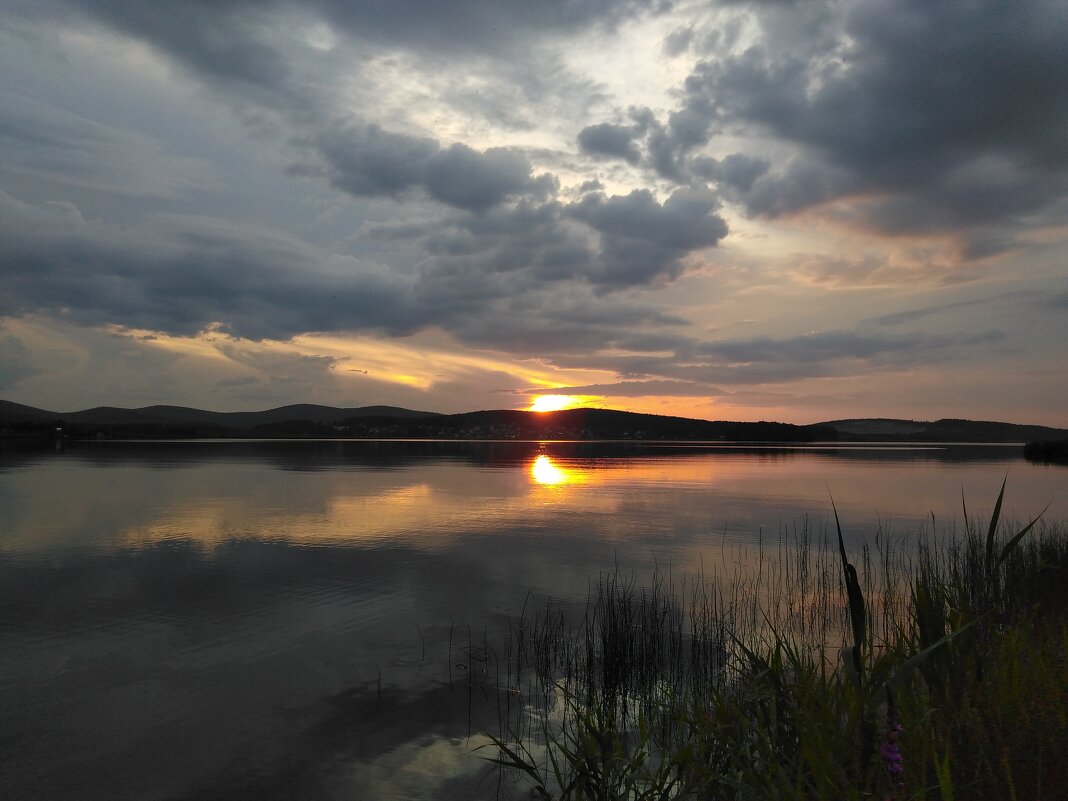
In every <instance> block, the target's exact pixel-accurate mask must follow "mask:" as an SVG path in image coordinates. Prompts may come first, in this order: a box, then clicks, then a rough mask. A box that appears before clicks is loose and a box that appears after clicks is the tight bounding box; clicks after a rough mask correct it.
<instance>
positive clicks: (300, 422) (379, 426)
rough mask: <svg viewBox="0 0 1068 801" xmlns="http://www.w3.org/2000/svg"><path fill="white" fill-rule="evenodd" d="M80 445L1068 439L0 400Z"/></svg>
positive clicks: (601, 418)
mask: <svg viewBox="0 0 1068 801" xmlns="http://www.w3.org/2000/svg"><path fill="white" fill-rule="evenodd" d="M57 426H58V427H60V428H61V429H62V436H65V437H68V438H80V439H92V438H101V439H153V438H192V437H266V438H279V439H285V438H293V437H323V438H328V437H364V438H370V437H381V438H397V437H411V438H438V439H574V440H592V439H625V440H676V441H677V440H698V441H706V442H708V441H711V442H715V441H730V442H828V441H836V440H853V441H857V440H860V441H866V442H875V441H882V442H887V441H890V442H894V441H914V442H1021V443H1022V442H1031V441H1035V440H1057V439H1066V438H1068V430H1064V429H1056V428H1048V427H1046V426H1022V425H1014V424H1012V423H997V422H988V421H974V420H937V421H935V422H917V421H915V420H893V419H882V418H873V419H856V420H832V421H830V422H827V423H819V424H816V425H808V426H797V425H791V424H788V423H775V422H764V421H762V422H756V423H739V422H730V421H710V420H696V419H691V418H686V417H668V416H663V415H654V414H638V413H634V412H623V411H616V410H613V409H566V410H562V411H558V412H527V411H519V410H514V409H495V410H484V411H477V412H464V413H462V414H437V413H435V412H423V411H415V410H413V409H403V408H400V407H396V406H361V407H356V408H335V407H333V406H318V405H314V404H296V405H292V406H281V407H278V408H276V409H267V410H265V411H260V412H211V411H205V410H202V409H191V408H187V407H184V406H145V407H143V408H139V409H121V408H116V407H111V406H100V407H96V408H93V409H84V410H81V411H76V412H53V411H48V410H45V409H35V408H33V407H32V406H24V405H22V404H19V403H12V402H10V401H0V436H3V437H54V436H56V433H57V432H56V428H57Z"/></svg>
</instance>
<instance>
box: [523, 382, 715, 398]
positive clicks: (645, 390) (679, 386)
mask: <svg viewBox="0 0 1068 801" xmlns="http://www.w3.org/2000/svg"><path fill="white" fill-rule="evenodd" d="M529 392H530V393H531V394H534V393H542V392H545V389H544V387H542V388H539V389H532V390H529ZM553 392H559V393H567V394H574V395H600V396H601V397H605V398H642V397H649V396H661V397H663V396H673V397H680V398H704V397H717V396H723V395H728V394H730V393H727V392H724V391H723V390H721V389H717V388H716V387H713V386H710V385H708V384H700V383H696V382H692V381H621V382H618V383H614V384H584V385H582V386H573V387H554V388H553Z"/></svg>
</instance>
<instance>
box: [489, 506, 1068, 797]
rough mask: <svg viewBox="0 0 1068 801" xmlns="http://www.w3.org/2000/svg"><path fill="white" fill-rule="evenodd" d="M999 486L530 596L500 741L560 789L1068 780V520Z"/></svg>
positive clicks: (1026, 788)
mask: <svg viewBox="0 0 1068 801" xmlns="http://www.w3.org/2000/svg"><path fill="white" fill-rule="evenodd" d="M1003 491H1004V489H1003ZM1000 506H1001V496H999V498H998V502H997V504H996V506H995V511H994V514H993V516H992V519H991V520H990V521H989V523H988V524H987V525H986V526H982V527H981V526H979V524H978V523H977V522H976V521H972V520H969V519H968V518H967V512H966V511H965V523H964V526H963V528H962V530H959V531H949V532H943V533H941V534H936V532H934V531H933V529H932V530H928V531H926V532H918V533H917V536H916V537H914V538H890V537H887V536H880V537H879V538H878V540H877V542H876V545H875V547H874V548H867V547H865V548H863V549H861V551H860V552H859V554H857V555H856V556H858V557H859V558H858V559H857V561H856V564H854V562H853V561H852V560H851V558H850V555H849V553H848V552H847V549H846V547H845V542H844V538H843V537H842V532H841V530H840V528H836V529H835V530H834V531H833V532H831V531H828V530H826V529H822V530H817V531H813V530H811V529H809V528H808V527H805V526H802V527H801V528H800V529H799V530H798V529H795V530H792V531H785V532H783V534H782V535H781V536H780V538H779V540H778V542H777V543H775V545H774V548H765V547H764V545H763V544H761V546H760V548H759V552H758V554H757V559H756V562H755V565H753V567H752V568H751V569H749V570H746V571H744V572H742V573H740V574H736V575H733V576H724V575H718V574H717V575H699V576H697V577H695V578H684V579H676V578H674V577H672V576H671V575H670V574H664V573H663V572H662V571H659V570H657V571H654V573H653V575H652V576H651V577H649V578H648V579H647V580H646V581H644V582H640V581H639V580H638V579H637V578H636V577H635V576H633V575H626V574H623V573H621V572H620V571H619V570H616V571H614V572H612V573H610V574H607V575H605V576H602V577H601V578H600V579H599V581H598V582H597V583H596V585H595V586H593V587H591V592H590V595H589V598H588V601H587V603H586V605H585V608H584V609H581V610H578V612H577V613H576V612H575V610H569V609H566V608H565V607H564V606H562V605H560V604H554V603H553V602H547V603H546V604H545V605H544V606H542V607H540V608H539V609H537V610H536V611H531V612H530V613H529V614H528V613H524V615H523V618H522V619H521V620H520V621H519V623H518V625H517V626H516V627H515V629H514V630H513V632H512V635H511V637H510V638H509V644H508V647H507V648H506V652H507V654H508V655H509V657H510V658H509V659H508V660H507V664H508V666H509V668H508V670H509V676H508V679H507V681H508V685H509V686H510V687H511V686H520V684H521V682H522V680H523V679H524V677H525V678H527V679H528V682H529V683H528V685H527V686H528V691H527V693H526V695H525V698H524V701H525V702H524V703H518V702H516V703H512V702H511V701H509V705H508V711H507V714H505V715H504V716H502V726H501V732H500V734H499V736H498V737H496V738H495V745H494V747H495V748H496V755H495V756H494V757H493V758H492V759H493V761H495V762H496V763H497V764H499V765H500V766H501V767H502V769H503V770H505V771H508V772H511V773H512V774H513V775H518V776H519V777H521V778H522V779H524V780H525V781H527V782H528V783H529V784H530V785H531V792H532V794H533V796H534V797H539V798H545V799H549V798H552V799H596V800H597V801H609V799H669V798H701V799H713V800H714V799H734V800H736V801H748V800H749V799H752V800H753V801H757V800H759V801H763V800H764V799H799V800H800V799H804V800H805V801H815V799H827V800H828V801H830V800H831V799H834V801H848V800H849V799H857V800H858V801H859V800H860V799H880V801H882V800H883V799H895V801H904V800H905V799H932V801H933V800H934V799H954V798H955V799H964V798H966V799H979V800H980V801H983V800H985V799H998V801H1001V800H1002V799H1020V800H1021V801H1022V800H1023V799H1042V801H1048V800H1049V799H1061V798H1064V799H1068V759H1066V755H1065V754H1064V753H1063V752H1064V751H1065V748H1066V747H1068V678H1066V676H1068V670H1066V669H1068V584H1066V582H1068V529H1066V528H1065V526H1064V524H1056V523H1054V524H1050V523H1040V522H1036V521H1032V522H1031V523H1029V524H1027V525H1026V526H1017V527H1013V528H1011V529H1009V532H1010V533H1009V534H1007V535H1006V534H1003V533H1002V528H1003V527H1002V526H1001V525H999V523H1000V521H999V516H1000ZM836 523H837V521H836Z"/></svg>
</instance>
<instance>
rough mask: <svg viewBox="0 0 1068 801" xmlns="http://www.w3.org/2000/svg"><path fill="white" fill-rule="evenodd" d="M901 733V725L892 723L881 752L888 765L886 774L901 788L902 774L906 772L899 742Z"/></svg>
mask: <svg viewBox="0 0 1068 801" xmlns="http://www.w3.org/2000/svg"><path fill="white" fill-rule="evenodd" d="M900 733H901V724H900V723H892V724H891V725H890V727H889V728H888V729H887V731H886V739H885V740H883V747H882V749H881V750H880V752H879V753H880V755H881V756H882V758H883V762H885V763H886V772H887V773H889V774H890V778H891V779H893V780H894V783H895V784H896V785H897V786H899V787H900V786H901V784H902V781H901V774H903V773H904V772H905V758H904V757H903V756H902V755H901V746H900V745H899V744H898V742H897V738H898V735H899V734H900Z"/></svg>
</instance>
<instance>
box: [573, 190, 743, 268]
mask: <svg viewBox="0 0 1068 801" xmlns="http://www.w3.org/2000/svg"><path fill="white" fill-rule="evenodd" d="M718 208H719V201H718V199H717V198H716V196H715V195H714V194H713V193H711V192H707V191H702V190H694V189H678V190H676V191H675V192H674V193H673V194H672V195H671V196H670V197H669V198H668V199H667V200H665V201H664V203H663V204H662V205H661V204H659V203H657V202H656V200H655V199H654V197H653V195H652V193H651V192H650V191H649V190H647V189H635V190H634V191H633V192H631V193H630V194H628V195H623V196H620V195H614V196H612V197H606V196H605V195H603V194H599V193H598V194H591V195H587V196H586V197H584V198H583V199H582V200H580V201H578V202H576V203H574V204H572V205H571V206H569V207H568V209H567V214H568V216H569V217H571V218H573V219H576V220H580V221H582V222H584V223H586V224H587V225H589V226H590V227H591V228H593V229H594V230H595V231H597V232H599V233H600V237H601V260H600V264H599V267H598V271H597V273H596V275H595V282H596V283H598V284H600V285H603V286H606V287H611V286H633V285H637V284H646V283H650V282H654V281H662V280H672V279H675V278H677V277H678V276H679V275H681V274H682V271H683V265H682V262H681V259H682V258H683V257H684V256H685V255H687V254H688V253H689V252H692V251H696V250H700V249H702V248H706V247H712V246H713V245H715V244H717V243H718V242H719V240H721V239H722V238H723V237H725V236H726V235H727V223H726V222H725V221H724V220H723V218H722V217H720V216H719V215H718V214H715V211H716V210H717V209H718Z"/></svg>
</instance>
